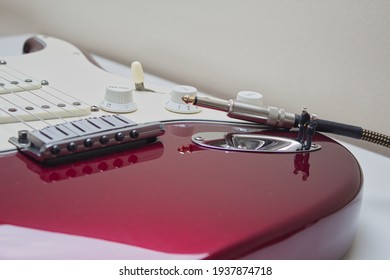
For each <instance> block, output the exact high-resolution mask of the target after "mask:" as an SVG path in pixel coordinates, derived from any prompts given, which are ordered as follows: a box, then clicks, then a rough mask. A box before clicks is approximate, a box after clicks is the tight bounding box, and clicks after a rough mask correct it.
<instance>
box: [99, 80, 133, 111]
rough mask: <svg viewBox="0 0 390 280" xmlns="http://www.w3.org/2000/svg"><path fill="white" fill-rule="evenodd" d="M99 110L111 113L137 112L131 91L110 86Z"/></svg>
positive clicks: (126, 88)
mask: <svg viewBox="0 0 390 280" xmlns="http://www.w3.org/2000/svg"><path fill="white" fill-rule="evenodd" d="M100 108H101V109H102V110H104V111H108V112H113V113H130V112H134V111H135V110H137V104H135V102H134V101H133V92H132V89H131V88H130V87H128V86H119V85H111V86H108V87H107V88H106V94H105V95H104V100H103V101H102V102H100Z"/></svg>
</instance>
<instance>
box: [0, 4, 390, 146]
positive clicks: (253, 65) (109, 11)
mask: <svg viewBox="0 0 390 280" xmlns="http://www.w3.org/2000/svg"><path fill="white" fill-rule="evenodd" d="M30 32H35V33H43V34H48V35H52V36H56V37H60V38H63V39H65V40H67V41H70V42H72V43H74V44H76V45H78V46H80V47H82V48H84V49H87V50H90V51H92V52H95V53H97V54H100V55H103V56H106V57H109V58H112V59H114V60H117V61H120V62H122V63H127V64H129V63H130V62H131V61H132V60H140V61H142V63H143V65H144V69H145V70H146V71H148V72H151V73H153V74H156V75H159V76H162V77H165V78H168V79H171V80H174V81H177V82H179V83H183V84H189V85H193V86H195V87H197V88H198V89H199V90H202V91H205V92H208V93H211V94H214V95H218V96H225V97H233V96H235V94H236V92H237V91H239V90H255V91H260V92H262V93H263V94H264V95H265V103H266V104H269V105H275V106H279V107H284V108H285V109H287V110H289V111H294V112H300V109H301V107H302V106H307V107H308V108H309V109H310V111H311V112H312V113H317V115H319V117H320V118H324V119H331V120H336V121H340V122H346V123H351V124H356V125H359V126H362V127H364V128H368V129H372V130H377V131H380V132H383V133H386V134H390V125H389V124H388V118H389V116H390V113H389V104H390V1H387V0H383V1H381V0H371V1H370V0H354V1H353V0H327V1H325V0H323V1H313V0H295V1H294V0H291V1H289V0H284V1H283V0H274V1H272V0H257V1H250V0H246V1H243V0H230V1H228V0H214V1H202V0H197V1H184V0H165V1H163V0H149V1H147V0H131V1H129V0H109V1H91V0H89V1H88V0H66V1H53V0H35V1H30V0H0V35H10V34H18V33H30ZM382 152H385V151H384V150H383V151H382Z"/></svg>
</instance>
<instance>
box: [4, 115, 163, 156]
mask: <svg viewBox="0 0 390 280" xmlns="http://www.w3.org/2000/svg"><path fill="white" fill-rule="evenodd" d="M163 134H164V127H163V124H162V123H160V122H153V123H144V124H137V123H135V122H133V121H131V120H129V119H127V118H125V117H123V116H121V115H110V116H101V117H98V118H97V117H94V118H87V119H80V120H76V121H72V122H66V123H62V124H57V125H53V126H47V127H45V128H43V129H40V130H33V131H27V130H20V131H19V135H18V137H11V138H10V139H9V141H10V142H11V143H12V144H14V145H15V146H16V147H17V148H18V149H19V150H20V151H21V152H23V153H25V154H26V155H29V156H30V157H32V158H34V159H35V160H38V161H41V162H49V161H54V160H57V159H62V158H65V159H66V158H71V157H73V156H76V157H77V156H80V157H83V155H85V154H87V153H88V152H93V153H95V154H96V153H98V152H101V151H103V152H104V151H107V149H109V148H112V149H116V148H119V149H120V148H124V147H125V146H127V145H126V144H128V145H133V144H141V143H149V142H154V141H156V137H158V136H160V135H163Z"/></svg>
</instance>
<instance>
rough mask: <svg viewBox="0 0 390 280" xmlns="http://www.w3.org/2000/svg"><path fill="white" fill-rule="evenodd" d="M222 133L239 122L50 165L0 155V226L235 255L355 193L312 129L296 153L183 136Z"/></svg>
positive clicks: (186, 128) (182, 130)
mask: <svg viewBox="0 0 390 280" xmlns="http://www.w3.org/2000/svg"><path fill="white" fill-rule="evenodd" d="M225 130H227V131H229V132H233V131H234V132H236V131H240V132H242V127H241V128H240V129H237V127H235V126H227V125H217V124H206V123H177V124H166V133H165V135H163V136H161V137H159V142H158V143H155V144H151V145H149V146H145V147H142V148H139V149H136V150H129V151H124V152H121V153H117V154H113V155H110V156H106V157H104V158H92V159H88V160H86V161H80V162H77V163H74V164H68V165H62V166H58V167H42V166H40V165H38V164H37V163H35V162H33V161H31V160H29V159H27V158H26V157H25V156H23V155H21V154H10V155H7V156H3V157H0V166H2V169H1V170H0V178H1V187H0V224H8V225H15V226H21V227H26V228H32V229H40V230H45V231H52V232H58V233H66V234H71V235H76V236H84V237H92V238H97V239H102V240H106V241H114V242H118V243H123V244H129V245H132V246H135V247H138V248H144V249H148V250H151V251H155V252H164V253H167V254H175V255H180V254H183V255H197V254H198V255H201V256H202V257H206V258H237V257H240V256H243V255H245V254H247V253H250V252H252V251H253V250H255V249H261V248H262V247H265V246H267V245H270V244H274V243H276V242H278V241H280V240H283V239H285V238H287V237H289V236H291V235H294V234H295V233H297V232H299V231H301V230H303V229H305V228H307V227H310V226H311V225H313V224H315V223H316V222H318V221H319V220H321V219H323V218H325V217H328V216H330V215H331V214H333V213H335V212H337V211H339V210H340V209H342V208H344V207H345V206H346V205H348V204H350V203H351V202H353V201H354V199H356V197H357V196H358V195H359V193H360V191H361V184H362V177H361V172H360V168H359V165H358V163H357V162H356V160H355V159H354V157H353V156H352V155H351V154H350V153H349V152H348V151H347V150H346V149H345V148H343V147H342V146H341V145H339V144H337V143H335V142H333V141H332V140H330V139H329V138H327V137H325V136H322V135H320V134H317V135H316V136H315V138H314V141H315V142H317V143H318V144H320V145H321V147H322V149H321V150H319V151H315V152H311V153H303V154H302V153H300V154H251V153H242V152H224V151H218V150H206V149H204V148H201V147H198V146H195V145H194V144H192V142H191V135H192V134H194V133H196V132H205V131H225ZM265 133H266V134H272V135H277V136H284V137H289V138H295V136H296V135H295V134H294V133H290V132H280V131H273V132H265ZM357 210H358V209H357ZM351 222H353V221H351ZM339 226H340V227H348V226H349V225H348V224H342V225H339ZM338 230H339V228H334V229H332V232H334V233H335V235H336V234H337V231H338ZM317 234H319V236H318V238H319V239H320V235H321V233H317ZM301 249H302V250H309V249H310V248H301ZM52 250H53V251H55V248H52ZM54 255H55V254H54Z"/></svg>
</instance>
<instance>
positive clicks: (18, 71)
mask: <svg viewBox="0 0 390 280" xmlns="http://www.w3.org/2000/svg"><path fill="white" fill-rule="evenodd" d="M5 66H6V67H7V68H9V69H11V70H12V71H14V72H17V73H19V74H21V75H23V76H25V77H28V78H30V79H33V80H35V81H37V79H35V78H34V77H32V76H30V75H28V74H25V73H24V72H22V71H20V70H18V69H15V68H13V67H11V66H9V65H8V64H6V65H5ZM3 72H5V73H7V74H9V75H11V76H14V75H13V74H10V73H8V72H6V71H4V70H3ZM14 77H15V76H14ZM16 78H17V77H16ZM46 86H49V87H50V88H51V89H53V90H55V91H57V92H59V93H61V94H63V95H64V96H67V97H69V98H72V99H74V100H76V101H78V102H80V103H84V104H86V105H87V106H90V107H92V106H94V105H92V104H89V103H87V102H84V101H82V100H81V99H78V98H77V97H75V96H73V95H71V94H68V93H66V92H64V91H62V90H60V89H57V88H54V87H52V86H50V84H49V85H46ZM45 92H46V91H45ZM46 93H47V94H49V95H51V96H53V97H55V98H58V97H57V96H56V95H54V94H52V93H50V92H46ZM58 99H60V100H62V99H61V98H58ZM64 102H66V101H65V100H64Z"/></svg>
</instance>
